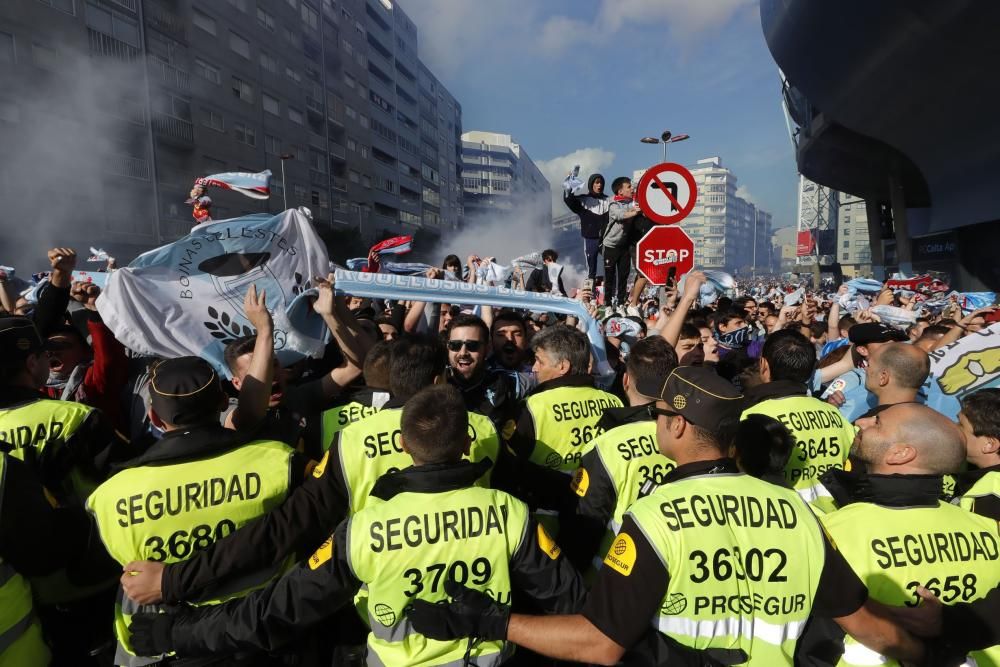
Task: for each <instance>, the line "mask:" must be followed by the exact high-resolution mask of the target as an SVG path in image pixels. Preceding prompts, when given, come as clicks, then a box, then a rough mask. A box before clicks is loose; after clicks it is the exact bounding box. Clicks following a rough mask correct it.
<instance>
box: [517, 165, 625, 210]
mask: <svg viewBox="0 0 1000 667" xmlns="http://www.w3.org/2000/svg"><path fill="white" fill-rule="evenodd" d="M614 161H615V154H614V153H612V152H611V151H606V150H604V149H603V148H578V149H577V150H575V151H573V152H572V153H570V154H568V155H560V156H559V157H554V158H552V159H551V160H536V161H535V164H536V165H538V168H539V169H540V170H541V172H542V174H544V175H545V178H546V179H547V180H548V181H549V185H551V186H552V214H553V215H555V216H558V215H562V214H564V213H566V206H565V205H564V204H563V202H562V184H563V181H564V180H565V179H566V175H567V174H568V173H569V172H571V171H573V167H574V166H576V165H580V178H581V179H583V180H584V181H586V180H587V177H588V176H589V175H590V174H593V173H597V172H600V171H602V170H604V169H607V168H608V167H610V166H611V163H613V162H614ZM605 179H607V174H605Z"/></svg>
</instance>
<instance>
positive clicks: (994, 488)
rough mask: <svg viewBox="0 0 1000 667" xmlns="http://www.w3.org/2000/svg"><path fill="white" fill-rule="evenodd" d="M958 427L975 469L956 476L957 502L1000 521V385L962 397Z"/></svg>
mask: <svg viewBox="0 0 1000 667" xmlns="http://www.w3.org/2000/svg"><path fill="white" fill-rule="evenodd" d="M958 427H959V428H960V429H961V430H962V435H964V436H965V455H966V460H967V461H968V462H969V463H971V464H972V465H974V466H975V470H970V471H968V472H964V473H960V474H958V475H956V476H955V500H954V501H952V502H955V503H956V504H958V505H961V506H962V507H964V508H965V509H967V510H971V511H973V512H975V513H976V514H982V515H983V516H988V517H990V518H991V519H994V520H996V521H1000V389H980V390H979V391H977V392H975V393H972V394H969V395H968V396H966V397H964V398H963V399H962V409H961V410H960V411H959V413H958Z"/></svg>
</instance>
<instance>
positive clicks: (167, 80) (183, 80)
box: [149, 56, 191, 93]
mask: <svg viewBox="0 0 1000 667" xmlns="http://www.w3.org/2000/svg"><path fill="white" fill-rule="evenodd" d="M149 69H150V71H151V72H152V73H153V76H154V77H156V78H157V79H159V80H160V82H162V83H164V84H166V85H167V86H170V87H171V88H176V89H177V90H179V91H181V92H182V93H188V92H190V91H191V79H190V77H189V75H188V73H187V72H185V71H184V70H182V69H178V68H176V67H174V66H173V65H171V64H170V63H168V62H165V61H163V60H160V59H159V58H157V57H155V56H152V57H150V58H149Z"/></svg>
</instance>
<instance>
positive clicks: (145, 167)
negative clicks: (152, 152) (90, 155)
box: [103, 155, 149, 181]
mask: <svg viewBox="0 0 1000 667" xmlns="http://www.w3.org/2000/svg"><path fill="white" fill-rule="evenodd" d="M103 167H104V169H105V171H107V172H108V173H109V174H114V175H116V176H124V177H125V178H134V179H136V180H140V181H148V180H149V162H147V161H146V160H144V159H142V158H138V157H132V156H131V155H109V156H108V157H107V158H106V159H105V161H104V165H103Z"/></svg>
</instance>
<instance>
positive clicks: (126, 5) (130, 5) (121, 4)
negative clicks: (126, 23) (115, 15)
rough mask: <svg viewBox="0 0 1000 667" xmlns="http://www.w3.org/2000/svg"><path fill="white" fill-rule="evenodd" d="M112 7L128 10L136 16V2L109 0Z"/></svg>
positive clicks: (130, 0) (131, 0) (132, 0)
mask: <svg viewBox="0 0 1000 667" xmlns="http://www.w3.org/2000/svg"><path fill="white" fill-rule="evenodd" d="M107 2H110V3H111V4H112V5H118V6H119V7H121V8H122V9H127V10H129V11H130V12H132V13H133V14H135V0H107Z"/></svg>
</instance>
